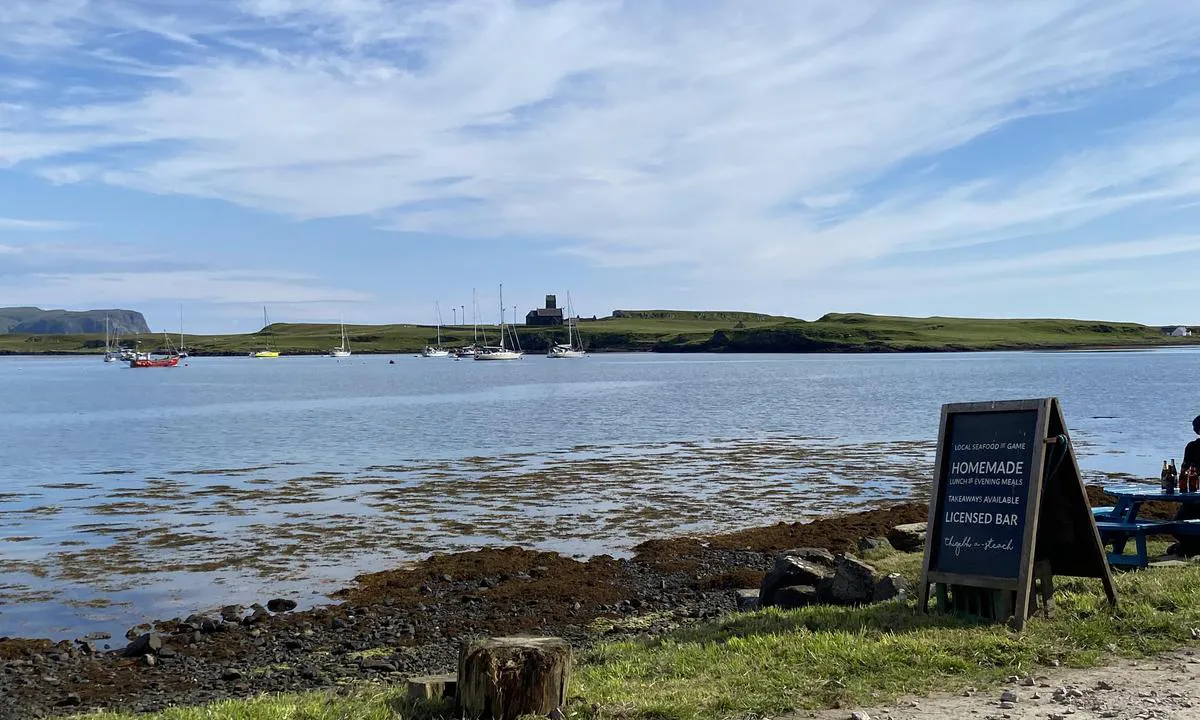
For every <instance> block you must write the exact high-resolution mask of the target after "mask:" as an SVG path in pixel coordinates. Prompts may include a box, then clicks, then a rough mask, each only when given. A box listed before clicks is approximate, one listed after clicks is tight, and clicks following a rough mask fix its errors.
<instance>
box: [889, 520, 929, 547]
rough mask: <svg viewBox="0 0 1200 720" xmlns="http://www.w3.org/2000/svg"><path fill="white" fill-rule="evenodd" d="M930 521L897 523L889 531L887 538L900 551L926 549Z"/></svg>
mask: <svg viewBox="0 0 1200 720" xmlns="http://www.w3.org/2000/svg"><path fill="white" fill-rule="evenodd" d="M928 524H929V523H908V524H907V525H897V526H896V527H894V528H892V529H891V530H889V531H888V534H887V539H888V542H890V543H891V544H892V547H894V548H896V549H897V550H899V551H900V552H919V551H921V550H924V549H925V532H926V526H927V525H928Z"/></svg>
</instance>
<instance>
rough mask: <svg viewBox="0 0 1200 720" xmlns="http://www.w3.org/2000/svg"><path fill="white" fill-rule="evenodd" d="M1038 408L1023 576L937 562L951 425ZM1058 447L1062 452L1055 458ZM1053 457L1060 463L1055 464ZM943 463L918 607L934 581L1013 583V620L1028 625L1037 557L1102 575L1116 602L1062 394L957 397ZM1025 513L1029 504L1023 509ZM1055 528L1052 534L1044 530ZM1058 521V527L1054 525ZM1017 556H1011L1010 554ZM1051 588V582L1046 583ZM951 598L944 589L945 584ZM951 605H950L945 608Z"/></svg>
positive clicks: (944, 419) (944, 437)
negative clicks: (959, 419) (961, 569)
mask: <svg viewBox="0 0 1200 720" xmlns="http://www.w3.org/2000/svg"><path fill="white" fill-rule="evenodd" d="M1030 411H1033V412H1036V420H1035V423H1034V426H1035V431H1034V437H1033V438H1032V442H1033V443H1034V444H1033V448H1032V451H1033V452H1032V459H1031V461H1030V466H1029V469H1028V470H1029V480H1028V487H1027V488H1026V496H1025V507H1024V508H1023V513H1022V514H1023V516H1024V525H1023V526H1022V531H1023V532H1022V534H1021V550H1020V560H1019V563H1018V566H1017V572H1016V577H992V576H988V575H965V574H958V573H952V572H944V571H941V570H939V569H938V568H937V567H935V565H934V563H935V560H936V558H938V557H939V555H938V552H939V550H940V545H941V544H942V543H943V533H942V532H940V529H941V523H939V522H938V521H939V519H940V518H941V513H942V511H943V507H944V506H945V497H946V491H947V488H948V484H947V480H948V477H947V474H948V473H947V468H948V464H949V452H948V444H949V442H950V440H951V438H950V437H948V432H949V431H950V429H951V425H952V423H953V419H954V417H955V416H957V415H966V414H986V413H1013V412H1030ZM1050 448H1053V449H1054V450H1055V452H1054V453H1053V455H1055V456H1056V457H1054V458H1051V457H1050V456H1051V453H1049V452H1048V451H1049V449H1050ZM1048 460H1052V462H1053V463H1054V465H1053V466H1052V467H1048V462H1047V461H1048ZM936 463H937V465H936V470H935V474H934V479H933V487H932V489H931V492H932V495H931V497H930V501H929V522H928V525H927V532H926V538H925V557H924V560H923V562H922V565H921V585H920V590H919V595H918V609H919V610H920V612H922V613H925V612H928V611H929V590H930V585H931V584H935V585H939V586H942V587H945V586H956V587H967V588H983V589H987V590H993V591H1002V592H1003V591H1012V592H1015V594H1016V598H1015V603H1013V608H1012V609H1013V618H1012V623H1013V627H1014V628H1015V629H1017V630H1020V629H1022V628H1023V627H1024V625H1025V620H1026V618H1028V617H1029V615H1030V610H1031V606H1030V603H1031V600H1032V595H1033V592H1032V591H1033V585H1034V575H1035V565H1037V566H1038V567H1039V568H1040V569H1041V571H1042V573H1043V574H1045V575H1046V577H1045V578H1044V580H1043V581H1044V582H1048V581H1049V578H1050V577H1051V576H1053V575H1069V576H1075V577H1095V578H1099V579H1100V580H1101V581H1102V582H1103V584H1104V590H1105V594H1106V595H1107V596H1108V600H1109V603H1110V604H1112V605H1116V602H1117V596H1116V589H1115V586H1114V585H1113V580H1112V573H1111V570H1110V568H1109V566H1108V557H1107V554H1106V553H1105V551H1104V544H1103V543H1102V542H1101V540H1100V531H1099V530H1098V528H1097V527H1096V521H1095V518H1094V517H1093V516H1092V512H1091V508H1090V507H1089V505H1088V502H1087V491H1086V489H1085V487H1084V484H1083V477H1082V476H1081V475H1080V472H1079V465H1078V463H1077V460H1076V457H1075V450H1074V448H1073V447H1072V446H1071V443H1070V438H1069V436H1068V434H1067V429H1066V423H1065V422H1064V420H1063V415H1062V409H1061V407H1060V406H1059V402H1058V398H1055V397H1048V398H1040V399H1034V400H1007V401H995V402H979V403H956V404H948V405H943V406H942V415H941V422H940V425H939V428H938V447H937V459H936ZM1018 512H1019V513H1020V512H1021V511H1018ZM1043 523H1044V524H1045V527H1046V529H1047V532H1046V533H1045V536H1046V537H1045V538H1043V537H1042V535H1043V533H1041V532H1040V530H1041V529H1042V528H1043ZM1051 526H1053V530H1051V529H1050V528H1051ZM1010 562H1011V561H1010ZM1043 592H1045V589H1044V588H1043ZM939 596H940V597H943V598H944V593H941V592H939ZM943 609H944V608H943Z"/></svg>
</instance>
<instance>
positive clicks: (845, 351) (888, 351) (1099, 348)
mask: <svg viewBox="0 0 1200 720" xmlns="http://www.w3.org/2000/svg"><path fill="white" fill-rule="evenodd" d="M1195 347H1200V342H1186V343H1163V344H1159V345H1083V346H1080V345H1063V346H1058V347H1056V346H1039V347H981V348H955V347H948V348H903V349H892V348H861V349H860V348H826V349H820V350H733V351H730V350H710V349H695V350H690V349H689V350H681V349H671V350H658V349H654V348H650V349H607V348H606V349H600V350H588V354H591V355H620V354H634V355H951V354H978V353H998V352H1004V353H1026V352H1027V353H1063V352H1075V353H1085V352H1151V351H1155V350H1171V349H1181V348H1195ZM280 352H281V355H280V357H281V358H288V357H329V353H327V352H304V351H295V352H293V351H287V350H283V351H280ZM103 355H104V351H103V350H101V351H99V352H96V351H92V350H81V351H70V350H62V351H56V350H48V351H44V352H14V351H10V350H4V349H0V357H12V358H22V357H23V358H39V357H45V358H50V357H57V358H62V357H101V356H103ZM389 355H390V356H412V357H417V356H419V353H416V352H413V351H411V350H360V351H355V352H354V354H353V355H351V356H350V358H341V359H353V358H355V357H366V356H370V357H383V356H389ZM525 355H526V356H527V357H535V358H536V357H540V356H543V355H545V352H526V353H525ZM233 357H249V355H248V354H247V353H241V352H227V353H220V352H216V353H211V352H204V353H201V352H195V353H192V352H189V354H188V357H187V358H184V359H185V360H187V359H190V358H233ZM118 362H120V361H118Z"/></svg>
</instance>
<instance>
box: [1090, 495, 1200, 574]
mask: <svg viewBox="0 0 1200 720" xmlns="http://www.w3.org/2000/svg"><path fill="white" fill-rule="evenodd" d="M1104 492H1106V493H1108V494H1109V495H1112V496H1113V497H1115V498H1116V499H1117V504H1116V505H1114V506H1113V507H1098V508H1092V514H1093V516H1095V518H1096V527H1097V528H1098V529H1099V530H1100V539H1101V540H1103V541H1104V544H1105V545H1108V544H1109V543H1112V546H1113V549H1112V552H1110V553H1108V564H1109V565H1114V566H1116V565H1121V566H1125V567H1139V568H1144V567H1146V566H1148V565H1149V564H1150V559H1149V557H1148V556H1147V553H1146V538H1147V537H1149V536H1151V535H1171V536H1174V537H1175V538H1176V539H1182V538H1183V537H1188V536H1192V537H1195V536H1198V535H1200V492H1194V493H1181V492H1179V491H1178V490H1177V491H1175V492H1173V493H1167V492H1163V490H1162V488H1161V487H1159V485H1157V484H1154V485H1151V484H1145V485H1141V484H1135V483H1124V484H1121V485H1105V486H1104ZM1148 502H1154V503H1176V504H1178V505H1179V506H1180V510H1181V511H1182V510H1185V509H1187V510H1191V512H1177V513H1176V515H1177V516H1178V515H1189V516H1195V517H1197V519H1195V520H1182V519H1171V520H1159V519H1151V518H1139V517H1138V513H1139V512H1140V511H1141V509H1142V505H1144V504H1145V503H1148ZM1130 538H1132V539H1133V541H1134V547H1135V553H1134V554H1133V555H1126V554H1125V545H1126V543H1128V541H1129V540H1130Z"/></svg>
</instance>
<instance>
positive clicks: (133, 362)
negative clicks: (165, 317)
mask: <svg viewBox="0 0 1200 720" xmlns="http://www.w3.org/2000/svg"><path fill="white" fill-rule="evenodd" d="M163 340H164V341H165V342H166V345H167V352H166V354H165V355H163V356H160V357H151V355H150V353H142V352H139V353H134V355H133V357H132V358H130V359H129V367H131V368H152V367H175V366H176V365H178V364H179V353H178V352H177V351H176V350H175V348H173V347H171V338H169V337H167V334H166V333H163Z"/></svg>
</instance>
